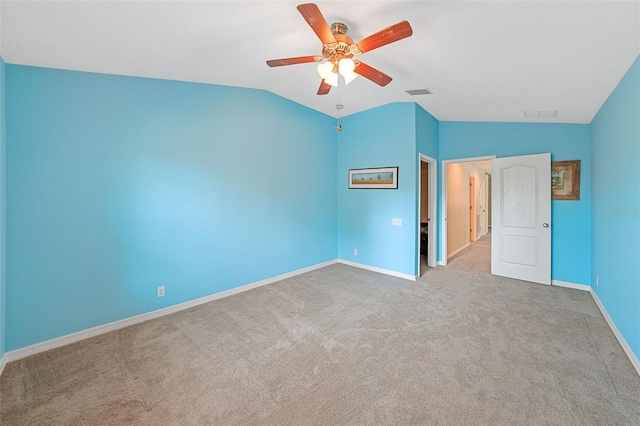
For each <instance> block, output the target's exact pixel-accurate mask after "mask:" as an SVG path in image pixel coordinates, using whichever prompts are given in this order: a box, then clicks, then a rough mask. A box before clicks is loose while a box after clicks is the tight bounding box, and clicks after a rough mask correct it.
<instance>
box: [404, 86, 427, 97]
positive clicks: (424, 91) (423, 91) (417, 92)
mask: <svg viewBox="0 0 640 426" xmlns="http://www.w3.org/2000/svg"><path fill="white" fill-rule="evenodd" d="M407 93H408V94H410V95H411V96H416V95H433V92H432V91H431V90H429V89H427V88H424V89H413V90H407Z"/></svg>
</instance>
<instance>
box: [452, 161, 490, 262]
mask: <svg viewBox="0 0 640 426" xmlns="http://www.w3.org/2000/svg"><path fill="white" fill-rule="evenodd" d="M493 158H495V156H486V157H474V158H463V159H457V160H445V161H443V162H442V167H443V170H442V215H443V220H442V238H441V240H442V243H441V246H440V247H441V251H440V263H441V264H443V265H446V264H447V260H448V259H450V258H451V257H453V256H455V255H456V254H458V253H460V252H461V251H463V250H464V249H466V248H467V247H469V246H470V245H471V243H472V242H474V241H476V240H478V239H480V238H482V237H483V236H486V235H488V233H489V218H488V215H489V211H488V206H487V202H489V200H490V192H491V186H490V184H487V178H486V177H487V175H489V176H490V174H491V160H492V159H493ZM484 240H486V238H485V239H484Z"/></svg>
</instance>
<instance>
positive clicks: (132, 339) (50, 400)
mask: <svg viewBox="0 0 640 426" xmlns="http://www.w3.org/2000/svg"><path fill="white" fill-rule="evenodd" d="M489 250H490V248H489V244H488V242H487V241H486V239H484V240H480V241H478V242H477V243H476V244H473V245H472V246H471V247H469V249H467V250H465V251H464V252H462V253H460V254H459V255H457V256H456V257H455V258H453V259H452V260H451V261H450V263H449V265H448V266H446V267H438V268H435V269H432V270H430V271H429V272H428V273H427V274H425V275H424V276H423V277H422V278H421V279H420V280H419V281H417V282H409V281H405V280H402V279H398V278H393V277H389V276H385V275H380V274H376V273H373V272H368V271H364V270H360V269H356V268H352V267H349V266H345V265H340V264H338V265H333V266H329V267H326V268H323V269H319V270H316V271H314V272H311V273H307V274H304V275H301V276H298V277H294V278H291V279H287V280H284V281H281V282H278V283H274V284H271V285H268V286H265V287H261V288H257V289H254V290H251V291H248V292H245V293H241V294H238V295H235V296H232V297H228V298H225V299H221V300H218V301H214V302H211V303H208V304H205V305H201V306H199V307H196V308H193V309H189V310H186V311H182V312H180V313H176V314H173V315H169V316H166V317H163V318H160V319H156V320H152V321H148V322H146V323H143V324H139V325H136V326H132V327H128V328H126V329H122V330H119V331H115V332H111V333H108V334H104V335H101V336H98V337H95V338H92V339H88V340H85V341H82V342H79V343H76V344H73V345H69V346H66V347H63V348H60V349H56V350H52V351H49V352H46V353H42V354H38V355H34V356H31V357H29V358H26V359H23V360H20V361H16V362H13V363H10V364H9V365H7V367H6V369H5V372H4V374H3V375H2V377H1V378H0V416H1V417H0V423H1V424H2V425H3V426H4V425H12V426H17V425H121V424H127V425H129V424H133V425H224V424H243V425H254V424H255V425H258V424H259V425H265V424H278V425H281V424H291V425H314V424H318V425H327V424H393V425H409V424H437V425H464V424H478V425H502V424H554V425H629V424H640V377H639V376H638V375H637V374H636V372H635V370H634V369H633V367H632V365H631V363H630V362H629V360H628V359H627V358H626V356H625V354H624V352H623V351H622V348H621V347H620V346H619V344H618V343H617V341H616V340H615V337H614V335H613V333H612V332H611V330H610V329H609V327H608V326H607V324H606V322H605V320H604V319H603V317H602V315H601V314H600V312H599V311H598V309H597V307H596V305H595V303H594V302H593V300H592V299H591V296H590V295H589V293H587V292H582V291H578V290H571V289H565V288H558V287H547V286H543V285H538V284H531V283H525V282H521V281H516V280H510V279H506V278H501V277H494V276H491V275H490V273H489V269H490V267H489Z"/></svg>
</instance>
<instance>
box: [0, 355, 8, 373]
mask: <svg viewBox="0 0 640 426" xmlns="http://www.w3.org/2000/svg"><path fill="white" fill-rule="evenodd" d="M5 365H7V356H6V354H5V355H2V358H0V376H2V372H3V371H4V366H5Z"/></svg>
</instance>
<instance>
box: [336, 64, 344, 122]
mask: <svg viewBox="0 0 640 426" xmlns="http://www.w3.org/2000/svg"><path fill="white" fill-rule="evenodd" d="M342 108H344V105H342V104H341V103H340V76H339V75H338V103H337V104H336V109H337V110H338V125H337V126H336V127H334V129H336V132H341V131H342V123H341V122H340V119H341V118H342Z"/></svg>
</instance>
